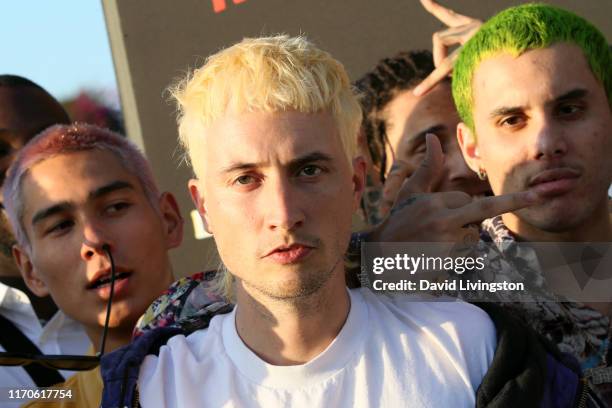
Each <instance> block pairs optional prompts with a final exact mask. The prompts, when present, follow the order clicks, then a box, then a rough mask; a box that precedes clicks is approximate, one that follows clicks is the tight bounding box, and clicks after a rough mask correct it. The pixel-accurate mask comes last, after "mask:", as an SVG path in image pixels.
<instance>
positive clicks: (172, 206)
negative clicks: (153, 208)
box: [159, 192, 184, 249]
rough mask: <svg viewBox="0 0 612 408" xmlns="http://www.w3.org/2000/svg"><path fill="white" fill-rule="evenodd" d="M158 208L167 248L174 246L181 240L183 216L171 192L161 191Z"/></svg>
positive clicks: (179, 243)
mask: <svg viewBox="0 0 612 408" xmlns="http://www.w3.org/2000/svg"><path fill="white" fill-rule="evenodd" d="M159 208H160V211H161V215H162V218H163V220H164V227H165V234H166V237H167V239H168V249H170V248H176V247H178V246H179V245H181V243H182V242H183V224H184V222H183V217H182V216H181V210H180V209H179V206H178V204H177V202H176V198H175V197H174V195H172V194H171V193H168V192H166V193H163V194H162V195H161V197H160V199H159Z"/></svg>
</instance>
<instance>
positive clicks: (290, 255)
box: [264, 243, 314, 265]
mask: <svg viewBox="0 0 612 408" xmlns="http://www.w3.org/2000/svg"><path fill="white" fill-rule="evenodd" d="M313 249H314V248H313V247H311V246H308V245H304V244H298V243H295V244H291V245H281V246H279V247H276V248H275V249H273V250H272V251H270V252H268V253H267V254H266V255H265V256H264V258H267V259H269V260H270V261H272V262H275V263H279V264H282V265H287V264H292V263H297V262H299V261H301V260H302V259H304V258H305V257H306V256H308V254H310V253H311V252H312V250H313Z"/></svg>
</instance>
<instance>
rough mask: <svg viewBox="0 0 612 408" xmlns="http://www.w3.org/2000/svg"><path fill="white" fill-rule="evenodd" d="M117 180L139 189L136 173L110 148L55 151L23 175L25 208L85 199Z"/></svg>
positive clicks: (22, 184) (22, 188)
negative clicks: (56, 152)
mask: <svg viewBox="0 0 612 408" xmlns="http://www.w3.org/2000/svg"><path fill="white" fill-rule="evenodd" d="M117 181H120V182H125V183H128V184H130V185H132V186H134V188H135V189H138V184H139V183H138V182H137V178H136V176H135V175H132V174H131V173H130V172H129V171H127V170H126V169H125V168H124V166H123V165H122V164H121V162H120V161H119V159H118V158H117V157H116V156H115V155H114V154H113V153H111V152H109V151H105V150H97V149H92V150H86V151H80V152H70V153H62V154H58V155H55V156H52V157H49V158H46V159H44V160H42V161H40V162H37V163H36V164H34V165H33V166H31V167H30V169H29V170H28V172H27V173H26V174H24V176H23V178H22V180H21V190H22V197H23V200H24V208H25V209H26V210H27V209H32V208H34V207H39V206H42V205H48V204H49V203H50V202H54V201H71V202H72V201H74V202H77V201H86V200H88V199H90V198H92V197H91V194H92V193H93V192H95V191H98V190H99V189H100V188H102V187H104V186H106V185H109V184H111V183H114V182H117Z"/></svg>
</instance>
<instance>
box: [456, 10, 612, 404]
mask: <svg viewBox="0 0 612 408" xmlns="http://www.w3.org/2000/svg"><path fill="white" fill-rule="evenodd" d="M611 66H612V64H611V52H610V49H609V46H608V43H607V41H606V39H605V37H604V36H603V35H602V34H601V33H600V32H599V31H598V30H597V29H596V28H595V27H594V26H592V25H591V24H590V23H589V22H587V21H585V20H584V19H582V18H580V17H578V16H576V15H574V14H572V13H570V12H568V11H565V10H562V9H559V8H556V7H552V6H548V5H542V4H526V5H522V6H518V7H513V8H509V9H507V10H504V11H503V12H501V13H499V14H498V15H496V16H495V17H493V18H492V19H491V20H489V21H488V22H487V23H486V24H484V25H483V26H482V28H481V29H480V31H479V32H478V33H477V34H476V35H475V36H474V37H473V38H472V39H471V40H470V41H468V42H467V43H466V44H465V46H464V48H463V49H462V51H461V54H460V56H459V58H458V60H457V63H456V65H455V69H454V73H453V97H454V99H455V103H456V105H457V109H458V111H459V114H460V116H461V119H462V123H460V124H459V126H458V130H457V137H458V140H459V143H460V145H461V149H462V152H463V155H464V157H465V160H466V162H467V163H468V165H469V166H470V168H471V169H472V170H473V171H475V172H477V173H478V174H479V175H481V176H482V177H485V176H486V177H488V180H489V182H490V184H491V188H492V190H493V192H494V193H495V194H496V195H501V194H508V193H512V192H517V191H524V190H531V191H535V192H536V193H538V195H539V196H540V197H543V200H542V201H541V202H539V203H538V204H536V205H533V206H531V207H528V208H524V209H521V210H517V211H514V212H510V213H506V214H503V215H501V216H497V217H494V218H491V219H488V220H485V221H484V222H483V224H482V235H481V237H482V238H483V239H484V240H485V241H493V242H496V243H501V242H503V245H498V246H499V249H500V251H501V252H502V253H504V254H511V253H513V252H512V251H516V248H517V243H518V242H520V241H527V242H609V241H611V238H612V223H611V219H610V213H609V208H608V200H609V199H608V188H609V187H610V182H611V181H612V161H611V160H610V157H611V156H612V138H611V137H610V128H612V114H611V109H610V106H611V100H612V99H611V94H612V70H611ZM524 256H525V252H523V253H522V255H521V257H523V258H524ZM529 256H530V257H531V259H532V260H534V261H535V263H536V264H537V263H538V255H537V254H536V253H535V252H532V253H531V254H530V255H529ZM529 256H528V257H529ZM511 273H513V272H510V271H499V275H501V276H502V277H503V276H504V274H507V275H508V276H510V274H511ZM557 284H558V282H555V281H554V279H552V280H551V279H549V280H548V281H547V282H546V281H544V280H541V282H540V283H539V284H538V288H537V289H538V293H541V294H542V295H541V296H542V297H541V298H539V299H538V300H539V301H536V302H530V303H527V302H522V303H512V304H506V306H507V307H509V308H512V309H513V310H515V311H516V312H517V313H516V314H517V315H518V316H519V317H522V319H523V320H524V321H526V322H527V323H528V324H529V325H530V326H532V327H534V328H535V329H536V330H537V331H539V332H540V333H541V334H543V335H545V336H546V337H548V338H549V339H550V340H552V341H553V342H555V343H556V344H557V345H558V346H559V348H560V349H561V350H562V351H565V352H569V353H571V354H573V355H574V356H575V357H577V358H578V359H579V361H580V362H581V365H582V369H583V370H585V372H586V374H587V376H588V377H590V379H591V382H592V384H593V385H594V386H595V388H596V390H597V391H598V392H599V394H600V395H601V396H602V397H604V399H605V400H606V401H607V402H608V403H610V402H611V401H612V392H611V391H612V367H611V364H610V361H611V360H612V359H611V354H610V350H609V343H610V312H611V311H612V308H611V303H610V302H608V303H601V302H599V303H596V302H593V303H586V302H585V303H577V302H561V301H560V298H559V297H558V296H556V295H554V293H555V292H556V289H555V285H557ZM599 284H600V285H601V284H602V283H599ZM604 284H608V283H604Z"/></svg>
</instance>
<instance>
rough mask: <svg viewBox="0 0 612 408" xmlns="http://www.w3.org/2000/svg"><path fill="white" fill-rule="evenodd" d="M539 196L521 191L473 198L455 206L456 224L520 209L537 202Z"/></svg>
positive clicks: (531, 192) (477, 220) (464, 223)
mask: <svg viewBox="0 0 612 408" xmlns="http://www.w3.org/2000/svg"><path fill="white" fill-rule="evenodd" d="M540 200H541V198H540V197H539V196H538V194H537V193H536V192H534V191H521V192H518V193H510V194H504V195H500V196H493V197H485V198H481V199H478V200H474V201H473V202H472V203H470V204H468V205H466V206H464V207H461V208H456V209H454V210H453V211H454V212H455V216H453V217H452V218H454V219H455V220H456V222H457V224H458V225H466V224H472V223H475V222H480V221H482V220H485V219H487V218H491V217H495V216H496V215H501V214H505V213H507V212H511V211H516V210H520V209H521V208H525V207H529V206H532V205H534V204H537V203H538V202H539V201H540Z"/></svg>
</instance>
